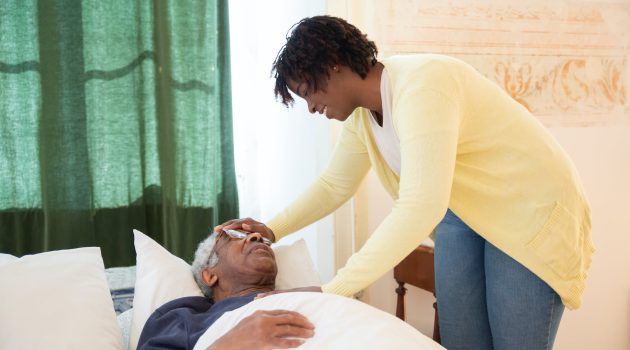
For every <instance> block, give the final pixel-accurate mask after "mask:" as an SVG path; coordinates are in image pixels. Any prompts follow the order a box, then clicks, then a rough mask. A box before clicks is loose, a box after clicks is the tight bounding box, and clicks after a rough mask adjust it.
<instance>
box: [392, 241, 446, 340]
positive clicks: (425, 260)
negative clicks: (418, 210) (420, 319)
mask: <svg viewBox="0 0 630 350" xmlns="http://www.w3.org/2000/svg"><path fill="white" fill-rule="evenodd" d="M433 267H434V264H433V248H431V247H428V246H424V245H421V246H419V247H418V248H416V249H414V251H413V252H411V254H409V255H408V256H407V257H406V258H405V259H403V261H401V262H400V263H399V264H398V265H396V267H394V279H395V280H396V282H398V288H396V294H398V302H397V304H396V316H397V317H398V318H400V319H401V320H403V321H404V320H405V292H406V291H407V289H406V288H405V283H408V284H411V285H412V286H415V287H418V288H422V289H424V290H426V291H429V292H431V293H433V296H435V272H434V269H433ZM433 308H434V309H435V319H434V321H433V340H435V341H436V342H438V343H439V342H440V328H439V323H438V312H437V303H433Z"/></svg>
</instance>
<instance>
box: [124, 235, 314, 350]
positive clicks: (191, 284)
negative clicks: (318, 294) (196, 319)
mask: <svg viewBox="0 0 630 350" xmlns="http://www.w3.org/2000/svg"><path fill="white" fill-rule="evenodd" d="M133 234H134V245H135V247H136V286H135V294H134V299H133V318H132V321H131V331H130V333H129V350H136V347H137V346H138V340H139V338H140V333H141V332H142V327H144V324H145V323H146V321H147V319H148V318H149V316H151V314H152V313H153V311H155V310H156V309H157V308H158V307H160V306H162V305H163V304H165V303H167V302H169V301H171V300H173V299H177V298H181V297H185V296H195V295H202V293H201V290H200V289H199V287H198V286H197V283H195V280H194V278H193V276H192V272H191V269H190V265H189V264H187V263H186V262H185V261H184V260H182V259H180V258H178V257H176V256H174V255H173V254H171V253H170V252H169V251H167V250H166V249H164V247H162V246H161V245H160V244H158V243H157V242H155V241H154V240H153V239H151V238H150V237H148V236H146V235H145V234H143V233H142V232H140V231H138V230H133ZM273 249H274V253H275V255H276V263H277V265H278V275H277V277H276V288H277V289H288V288H296V287H305V286H319V285H320V284H321V282H320V279H319V275H318V274H317V271H316V270H315V268H314V264H313V261H312V260H311V257H310V255H309V253H308V249H307V247H306V243H305V242H304V240H303V239H301V240H298V241H296V242H295V243H293V244H292V245H290V246H277V247H275V246H274V247H273ZM191 253H193V252H191Z"/></svg>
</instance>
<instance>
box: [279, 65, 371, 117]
mask: <svg viewBox="0 0 630 350" xmlns="http://www.w3.org/2000/svg"><path fill="white" fill-rule="evenodd" d="M352 74H354V75H357V74H356V73H354V72H352V71H351V70H350V69H349V68H347V67H343V66H342V67H337V68H336V69H334V68H333V69H331V70H330V77H329V78H327V79H324V84H322V85H323V86H321V87H319V89H318V90H317V91H313V89H312V88H309V86H308V85H307V84H306V83H305V82H297V81H289V82H288V87H289V90H291V92H293V93H294V94H295V95H297V96H299V97H301V98H303V99H304V100H305V101H306V103H307V106H308V111H309V112H311V113H319V114H323V115H325V116H326V118H328V119H335V120H339V121H344V120H346V119H348V117H349V116H350V114H351V113H352V112H353V111H354V109H355V108H356V107H357V105H356V103H355V98H354V97H353V94H352V92H353V88H352V83H351V80H352V78H353V77H352V76H351V75H352ZM357 77H358V75H357ZM359 79H360V78H359Z"/></svg>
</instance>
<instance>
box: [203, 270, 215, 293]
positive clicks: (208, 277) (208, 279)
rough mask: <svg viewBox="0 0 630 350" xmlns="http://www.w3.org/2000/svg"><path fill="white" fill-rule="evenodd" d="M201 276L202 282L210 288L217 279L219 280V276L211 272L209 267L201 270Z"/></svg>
mask: <svg viewBox="0 0 630 350" xmlns="http://www.w3.org/2000/svg"><path fill="white" fill-rule="evenodd" d="M201 278H202V279H203V283H205V284H206V286H208V287H210V288H212V287H214V285H215V284H216V283H217V281H219V277H218V276H217V275H216V274H214V273H212V271H210V269H205V270H203V271H201Z"/></svg>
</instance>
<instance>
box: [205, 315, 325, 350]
mask: <svg viewBox="0 0 630 350" xmlns="http://www.w3.org/2000/svg"><path fill="white" fill-rule="evenodd" d="M314 330H315V326H313V324H312V323H311V322H309V320H308V319H307V318H306V317H304V316H302V315H301V314H299V313H297V312H295V311H288V310H269V311H266V310H258V311H256V312H254V313H253V314H251V315H249V316H247V317H246V318H244V319H243V320H241V322H239V323H238V324H237V325H236V327H234V328H233V329H232V330H231V331H229V332H228V333H226V334H225V335H224V336H222V337H221V338H219V339H218V340H217V341H216V342H214V343H213V344H212V345H211V346H210V347H209V348H208V350H236V349H262V350H267V349H289V348H296V347H298V346H300V345H302V344H303V343H304V342H305V341H306V340H305V339H304V338H311V337H312V336H313V335H314V334H315V332H314ZM296 338H302V339H296Z"/></svg>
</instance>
